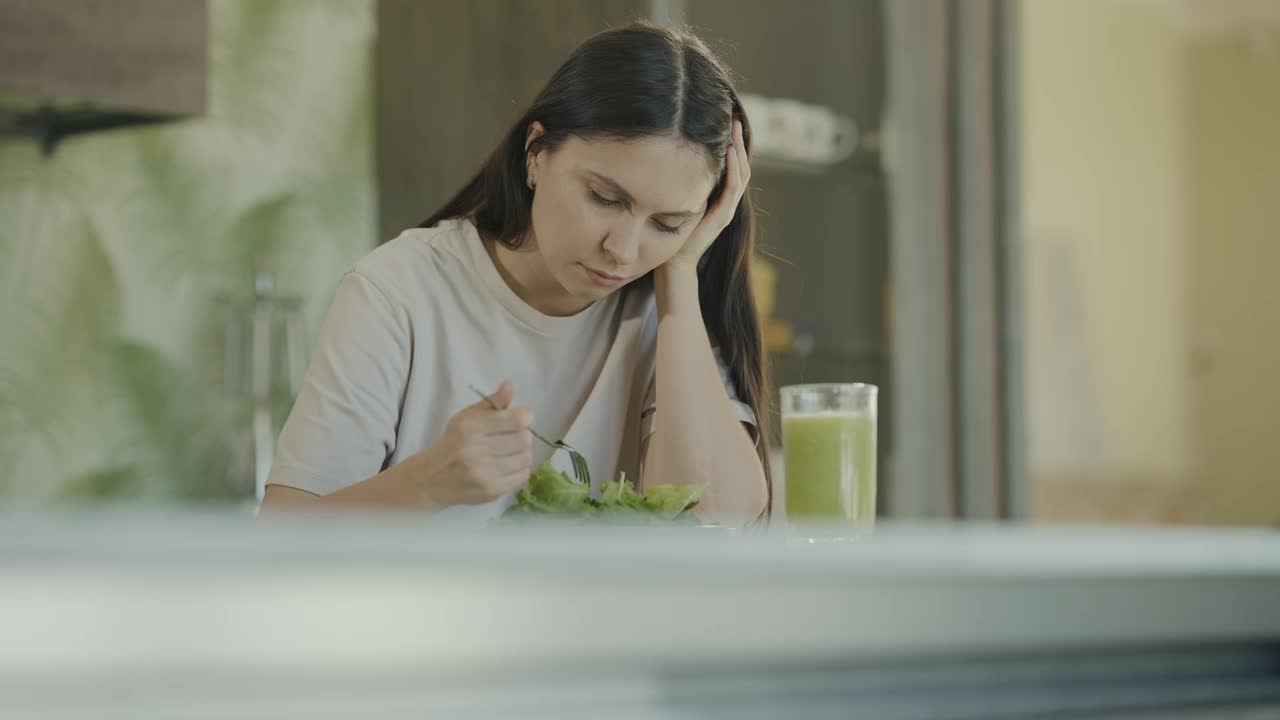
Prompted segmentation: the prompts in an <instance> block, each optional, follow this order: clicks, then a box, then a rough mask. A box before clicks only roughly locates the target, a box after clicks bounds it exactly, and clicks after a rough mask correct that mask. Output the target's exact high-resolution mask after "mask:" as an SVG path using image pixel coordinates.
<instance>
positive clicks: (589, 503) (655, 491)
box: [507, 461, 706, 523]
mask: <svg viewBox="0 0 1280 720" xmlns="http://www.w3.org/2000/svg"><path fill="white" fill-rule="evenodd" d="M705 491H706V486H705V485H658V486H655V487H653V488H650V489H649V491H648V492H647V493H641V492H639V491H637V490H636V488H635V486H634V485H632V484H631V481H629V480H627V479H626V477H625V475H624V476H623V477H620V478H618V479H617V480H610V481H608V482H606V483H604V484H603V485H601V486H600V495H599V497H597V498H594V499H593V498H592V497H591V496H590V488H588V487H587V486H586V485H584V484H582V483H579V482H576V481H574V480H573V479H572V478H570V477H569V476H568V475H567V474H565V473H563V472H560V471H558V470H556V469H555V468H554V467H552V466H551V463H550V462H549V461H548V462H544V463H543V464H541V465H539V466H538V467H537V468H536V469H535V470H534V471H533V473H532V474H531V475H530V476H529V482H528V484H526V485H525V486H524V487H523V488H521V489H520V491H519V492H518V493H516V502H515V504H514V505H512V506H511V507H510V508H509V509H508V510H507V514H508V515H521V514H523V515H537V514H555V515H561V516H564V515H576V516H590V517H599V518H601V519H608V520H610V521H619V522H639V523H652V522H670V521H672V520H677V519H687V518H692V515H690V514H689V510H690V509H692V508H693V507H694V506H695V505H697V504H698V500H699V499H700V498H701V497H702V494H703V493H704V492H705Z"/></svg>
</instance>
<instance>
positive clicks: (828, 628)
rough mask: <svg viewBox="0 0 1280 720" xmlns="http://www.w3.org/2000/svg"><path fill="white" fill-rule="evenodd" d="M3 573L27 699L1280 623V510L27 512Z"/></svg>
mask: <svg viewBox="0 0 1280 720" xmlns="http://www.w3.org/2000/svg"><path fill="white" fill-rule="evenodd" d="M0 587H3V588H4V594H3V601H2V602H3V611H0V638H4V641H3V642H0V696H4V695H6V693H13V692H18V691H19V690H20V691H22V693H26V696H27V697H28V699H29V701H30V702H32V703H36V702H44V701H45V700H48V697H47V696H50V694H51V693H54V692H55V691H54V690H53V689H52V688H55V687H57V688H60V689H59V690H58V691H57V692H59V693H66V692H67V690H66V688H68V687H70V688H80V689H82V690H83V691H84V692H88V693H90V695H92V694H93V693H94V692H98V693H107V692H108V691H110V692H112V693H115V692H116V691H117V690H118V689H119V687H120V683H125V684H126V685H127V684H128V683H130V682H134V680H130V678H134V679H136V678H138V677H147V678H149V679H150V680H149V682H162V683H177V684H178V685H181V684H182V683H183V682H187V681H186V680H183V678H190V677H194V676H198V677H201V678H202V681H201V682H204V683H206V684H208V683H209V682H214V681H212V680H210V678H215V679H216V682H214V684H215V685H218V686H219V687H224V688H226V687H236V688H250V687H258V686H260V687H266V686H267V685H268V684H270V685H271V686H273V687H281V686H282V684H283V686H291V685H290V683H293V684H300V686H308V687H310V686H312V685H314V684H315V683H317V682H319V683H320V684H322V685H324V686H327V687H330V688H333V687H343V686H346V687H348V690H350V688H351V687H353V686H354V684H360V686H361V687H368V686H370V684H371V683H372V685H373V686H376V687H381V688H383V689H384V690H387V691H388V692H390V690H389V689H390V688H398V689H397V690H396V691H395V692H402V691H403V690H404V688H407V687H416V688H419V689H420V688H421V687H424V686H429V685H431V683H433V682H434V683H437V684H439V683H445V684H447V685H450V686H453V685H454V684H456V683H455V681H456V680H457V679H458V678H460V677H471V678H474V677H482V678H492V677H494V676H495V675H494V674H497V676H498V677H516V676H525V677H534V676H537V675H538V674H539V673H544V672H550V669H555V670H557V671H559V672H581V673H585V674H587V675H590V674H592V673H594V675H593V676H599V677H600V678H601V682H604V681H605V680H606V679H609V678H611V679H612V680H610V682H614V683H615V684H616V683H619V682H623V681H624V680H625V681H626V682H634V680H635V679H636V678H638V677H646V676H656V675H662V674H667V675H670V674H671V673H676V672H680V671H681V668H690V667H712V666H714V667H721V668H723V667H742V668H749V667H762V666H765V665H778V664H786V663H791V664H795V663H801V664H804V663H808V664H814V663H858V662H863V663H876V664H881V663H886V662H905V661H908V660H913V659H921V658H946V657H962V656H963V657H998V656H1002V655H1008V654H1011V653H1014V654H1016V653H1041V654H1044V653H1050V654H1052V653H1063V652H1074V651H1079V652H1086V651H1094V650H1097V649H1100V648H1137V647H1142V648H1153V647H1155V648H1159V647H1174V646H1187V645H1202V644H1215V645H1223V644H1232V643H1242V642H1247V643H1255V642H1263V641H1266V642H1272V641H1276V640H1277V639H1280V535H1278V534H1276V533H1272V532H1265V531H1205V530H1165V531H1156V530H1091V531H1084V530H1032V529H1028V528H1012V527H1003V528H1002V527H986V528H908V527H890V526H886V525H882V526H881V527H880V528H878V529H877V531H876V532H875V533H874V534H873V535H870V536H864V537H860V538H854V539H846V540H843V541H839V540H831V539H815V540H812V541H811V540H808V539H806V538H804V537H802V536H800V535H798V534H796V533H794V532H793V533H791V534H781V533H778V532H746V533H729V532H723V531H718V530H702V529H686V530H674V529H672V530H667V529H662V530H652V529H643V528H632V529H620V528H594V529H593V528H581V527H579V528H572V529H570V528H526V527H495V528H490V529H488V530H484V531H469V532H457V531H452V530H450V529H449V528H441V527H436V526H433V525H432V524H431V523H430V522H429V521H425V520H422V519H418V518H410V517H379V518H362V519H354V518H346V519H334V518H328V519H323V520H322V519H308V520H302V519H292V518H291V519H289V520H288V521H279V522H274V523H270V524H267V523H257V524H255V523H254V521H252V520H251V519H249V518H246V517H244V516H243V515H240V514H237V513H230V512H229V513H225V514H223V513H218V512H191V511H181V512H178V511H173V512H149V513H140V512H136V511H119V512H112V513H102V512H87V513H71V514H65V513H58V514H24V513H10V514H5V515H0ZM584 676H585V675H584ZM55 678H57V679H59V681H58V682H57V683H54V679H55ZM606 684H607V683H606ZM596 685H597V686H598V685H599V683H596ZM646 687H650V689H652V686H646ZM6 688H7V689H6ZM41 688H46V690H41ZM46 691H47V692H46ZM211 692H212V691H211ZM614 692H617V689H616V688H615V690H614ZM41 693H45V694H44V695H42V694H41ZM19 694H21V693H19ZM393 694H394V693H393ZM220 696H221V695H220ZM41 698H43V700H42V699H41ZM3 708H4V705H3V704H2V703H0V711H2V710H3ZM97 712H99V713H101V712H102V708H101V707H100V706H99V707H98V710H97ZM122 712H123V711H122ZM0 714H2V713H0ZM122 716H123V715H122ZM60 717H61V716H60Z"/></svg>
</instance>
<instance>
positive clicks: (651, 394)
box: [640, 347, 759, 442]
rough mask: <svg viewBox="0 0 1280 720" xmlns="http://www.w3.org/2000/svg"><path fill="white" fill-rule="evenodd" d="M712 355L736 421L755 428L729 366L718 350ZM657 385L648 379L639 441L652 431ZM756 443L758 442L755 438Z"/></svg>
mask: <svg viewBox="0 0 1280 720" xmlns="http://www.w3.org/2000/svg"><path fill="white" fill-rule="evenodd" d="M711 351H712V353H713V354H715V357H716V367H717V368H719V369H720V380H721V382H723V383H724V389H725V391H726V392H728V393H729V400H730V401H731V402H732V404H733V410H734V413H736V414H737V416H738V419H739V420H741V421H742V422H744V423H746V424H747V425H750V426H751V427H752V429H753V435H754V434H755V433H754V428H755V427H756V414H755V412H753V411H752V410H751V406H750V405H748V404H746V403H744V402H742V400H741V399H739V397H738V389H737V387H736V386H735V385H734V382H733V378H732V377H731V376H730V375H729V366H727V365H725V364H724V359H723V358H721V356H720V348H718V347H716V348H712V349H711ZM657 394H658V391H657V384H656V382H655V379H654V378H650V379H649V390H648V391H647V392H646V393H645V398H644V409H643V411H642V412H641V415H640V439H641V441H644V440H647V439H648V438H649V436H650V435H652V434H653V430H654V419H655V418H656V416H657V412H658V408H657ZM756 441H757V442H759V439H758V436H757V440H756Z"/></svg>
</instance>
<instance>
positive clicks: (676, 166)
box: [528, 123, 715, 303]
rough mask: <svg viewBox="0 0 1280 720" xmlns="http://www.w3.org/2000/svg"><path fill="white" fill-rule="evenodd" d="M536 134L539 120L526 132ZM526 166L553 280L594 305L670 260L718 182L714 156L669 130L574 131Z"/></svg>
mask: <svg viewBox="0 0 1280 720" xmlns="http://www.w3.org/2000/svg"><path fill="white" fill-rule="evenodd" d="M540 131H541V127H540V126H539V125H538V124H537V123H534V127H533V131H532V132H531V135H530V137H531V138H532V137H536V135H535V133H540ZM528 162H529V178H530V180H531V181H532V182H533V184H534V193H533V234H534V238H533V239H534V245H535V247H536V250H537V252H538V253H539V254H540V255H541V256H542V260H543V262H544V263H545V265H546V268H547V270H548V272H549V273H550V275H551V278H552V279H553V280H554V281H555V282H556V283H557V284H558V285H559V286H560V287H562V288H563V289H564V290H565V292H566V293H568V294H569V295H571V296H573V297H574V298H577V299H581V300H583V301H586V302H588V303H589V302H592V301H594V300H597V299H599V298H602V297H604V296H606V295H608V294H609V293H611V292H613V291H615V290H617V289H618V288H620V287H622V286H624V285H626V284H627V283H629V282H631V281H633V280H635V279H637V278H640V277H643V276H644V275H645V274H647V273H648V272H649V271H651V270H653V269H654V268H656V267H658V266H659V265H662V264H663V263H665V262H666V261H668V260H670V259H671V258H672V256H674V255H675V254H676V252H677V251H678V250H680V248H681V247H682V246H683V245H684V243H685V241H686V240H687V239H688V237H689V234H690V233H691V232H692V231H693V229H694V228H695V227H697V225H698V221H699V220H701V219H702V215H703V213H704V212H705V211H706V204H707V197H708V195H710V194H711V190H712V188H713V187H714V185H715V177H714V175H713V172H712V167H711V162H710V160H709V159H708V156H707V155H706V154H705V153H704V152H702V151H701V150H700V149H699V148H697V147H696V146H692V145H689V144H687V143H685V142H682V141H679V140H676V139H674V138H671V137H667V136H647V137H641V138H636V139H634V140H627V141H620V140H598V141H597V140H583V139H581V138H577V137H570V138H569V139H568V140H566V141H565V142H564V143H563V144H562V145H560V147H558V148H556V150H555V151H554V152H550V151H545V150H544V151H541V152H536V153H530V156H529V161H528Z"/></svg>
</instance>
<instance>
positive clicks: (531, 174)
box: [524, 120, 547, 190]
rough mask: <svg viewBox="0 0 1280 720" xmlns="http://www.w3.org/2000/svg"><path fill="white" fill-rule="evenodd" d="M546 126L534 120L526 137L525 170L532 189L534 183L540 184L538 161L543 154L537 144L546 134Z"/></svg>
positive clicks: (527, 181) (526, 180) (527, 182)
mask: <svg viewBox="0 0 1280 720" xmlns="http://www.w3.org/2000/svg"><path fill="white" fill-rule="evenodd" d="M546 130H547V129H546V128H545V127H543V126H542V123H540V122H538V121H537V120H534V121H533V122H531V123H529V131H528V132H527V133H525V137H524V158H525V159H524V172H525V183H526V184H528V186H529V189H530V190H532V189H533V186H534V185H537V184H538V177H537V176H538V162H539V160H540V158H541V156H542V150H541V146H540V145H538V144H537V142H538V140H539V139H540V138H542V136H543V135H545V134H546Z"/></svg>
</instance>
